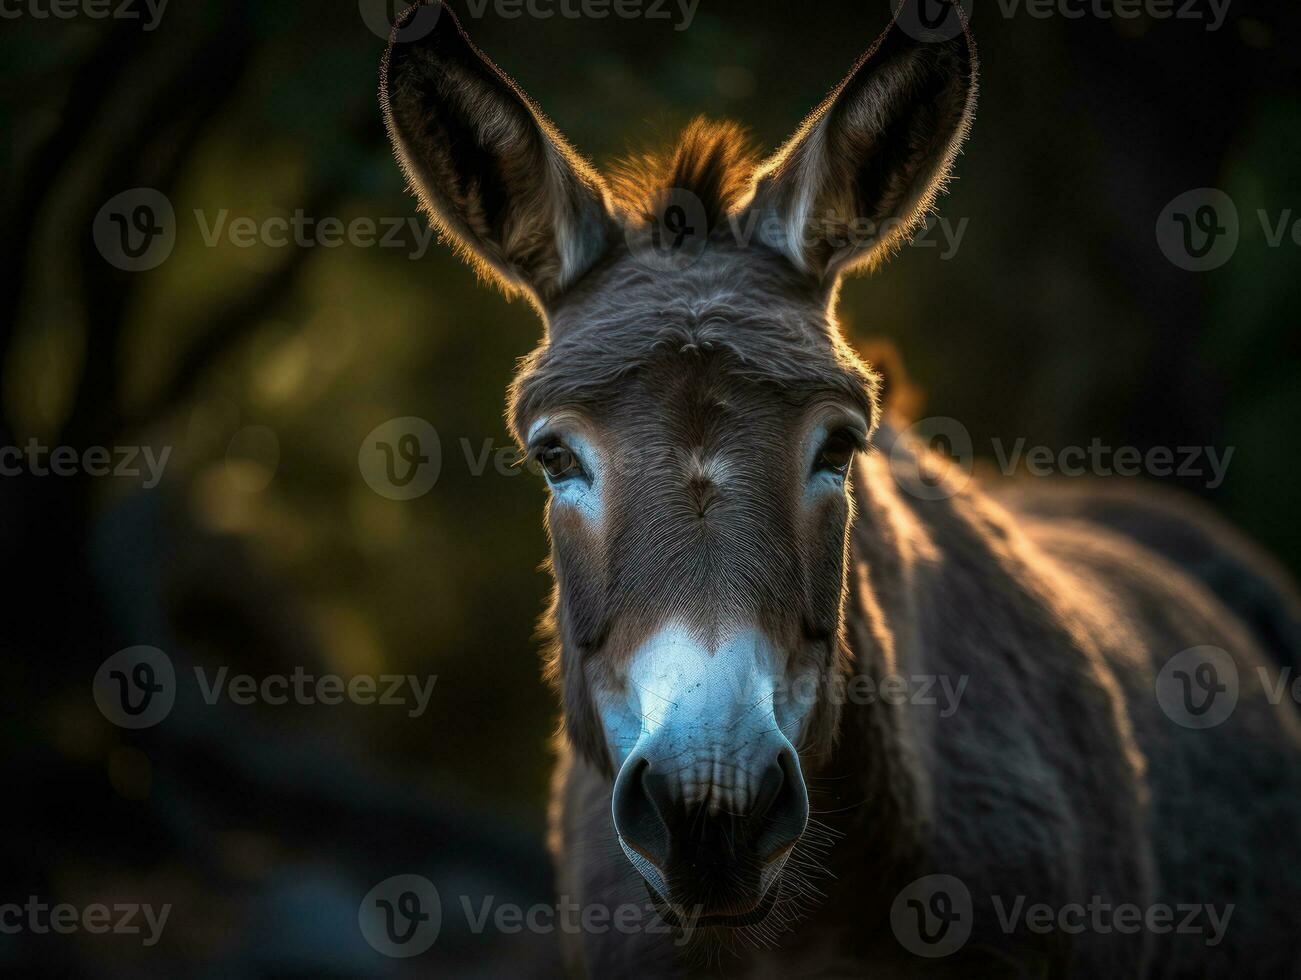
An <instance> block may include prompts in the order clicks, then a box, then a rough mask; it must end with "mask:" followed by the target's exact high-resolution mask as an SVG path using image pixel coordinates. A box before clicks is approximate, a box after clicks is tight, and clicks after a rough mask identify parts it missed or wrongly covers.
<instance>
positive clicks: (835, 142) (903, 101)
mask: <svg viewBox="0 0 1301 980" xmlns="http://www.w3.org/2000/svg"><path fill="white" fill-rule="evenodd" d="M905 2H911V0H905ZM951 16H956V17H958V18H960V23H961V30H960V31H958V32H957V33H956V36H954V37H952V38H948V39H942V38H936V39H918V37H915V36H913V35H918V34H919V32H917V31H915V30H913V31H911V32H910V31H906V30H904V29H903V28H901V27H900V26H899V23H900V20H899V18H896V20H895V22H894V23H892V24H891V25H890V27H889V28H887V29H886V31H885V33H883V34H882V35H881V36H880V37H879V38H878V39H877V40H876V43H875V44H873V45H872V47H871V48H870V49H869V50H868V51H867V53H866V54H864V55H863V56H862V57H861V58H860V59H859V60H858V62H857V63H856V64H855V65H854V67H853V69H852V70H851V71H850V73H849V75H848V76H846V78H845V79H844V81H842V82H841V83H840V84H839V85H837V86H836V88H835V89H834V90H833V91H832V92H831V94H830V95H829V96H828V97H827V98H826V100H825V101H824V102H823V103H822V104H821V105H820V106H818V108H817V109H815V110H814V111H813V112H812V113H811V114H810V115H809V117H808V118H807V119H806V120H805V121H804V123H803V124H802V125H801V126H800V128H799V129H798V130H797V131H796V133H795V135H794V136H792V137H791V139H790V140H789V141H787V143H786V144H785V145H784V146H783V147H782V148H781V149H780V150H779V151H778V152H777V153H776V154H775V155H774V156H773V157H772V158H771V159H770V160H769V161H767V162H766V163H765V164H764V165H763V166H761V167H760V168H759V170H758V172H757V174H756V177H755V184H754V192H753V196H752V198H751V200H750V202H749V203H748V205H747V206H746V207H745V208H744V209H743V213H741V214H738V215H737V216H734V218H733V220H734V221H745V222H749V223H751V225H750V226H751V227H754V226H755V225H757V233H758V237H759V239H760V240H761V241H763V242H764V243H765V244H767V245H769V246H770V247H772V248H774V249H776V250H778V251H780V252H782V253H783V254H785V255H786V256H787V257H788V258H789V259H790V260H791V261H792V262H793V263H794V264H795V265H796V266H797V267H798V268H800V269H802V270H804V271H805V272H808V273H810V274H811V275H813V276H814V277H816V278H817V279H819V280H822V281H825V282H827V283H828V284H833V283H834V280H835V278H836V277H838V276H839V275H840V274H841V273H843V272H847V271H849V270H850V269H852V268H854V267H856V266H860V265H872V264H874V263H876V262H879V261H880V260H881V259H882V258H883V257H884V256H885V255H887V254H889V252H890V250H891V249H892V248H893V247H896V246H898V245H901V244H902V243H903V242H905V241H907V239H908V237H909V236H910V235H911V234H912V232H913V231H914V230H915V228H916V226H917V225H918V224H919V223H920V222H921V221H922V220H923V218H924V217H925V215H926V212H927V211H928V210H929V209H930V208H931V206H932V205H933V203H934V201H935V198H936V196H937V195H938V194H939V192H940V191H941V190H942V188H943V186H944V184H945V182H946V180H947V179H948V176H949V171H950V168H951V167H952V165H953V161H954V158H955V157H956V156H957V153H958V150H959V148H960V147H961V145H962V141H963V140H964V139H965V137H966V135H967V131H968V129H969V128H970V125H971V117H972V112H973V110H974V108H975V101H976V54H975V47H974V44H973V42H972V40H971V36H970V31H969V29H968V25H967V21H966V16H965V14H964V13H963V12H962V9H961V8H960V7H959V6H957V5H956V4H954V5H953V7H952V14H951Z"/></svg>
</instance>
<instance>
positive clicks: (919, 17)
mask: <svg viewBox="0 0 1301 980" xmlns="http://www.w3.org/2000/svg"><path fill="white" fill-rule="evenodd" d="M959 7H961V8H962V9H961V10H960V11H959V10H958V8H959ZM970 17H971V0H896V3H895V5H894V22H895V23H896V24H898V25H899V29H900V30H901V31H903V32H904V33H905V34H907V35H908V36H909V37H910V38H912V39H913V40H914V41H922V42H923V43H931V42H935V41H949V40H952V39H953V38H955V37H957V36H958V35H959V34H961V33H962V27H963V24H964V23H966V22H967V21H968V20H969V19H970Z"/></svg>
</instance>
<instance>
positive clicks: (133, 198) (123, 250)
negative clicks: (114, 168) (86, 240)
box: [91, 187, 176, 272]
mask: <svg viewBox="0 0 1301 980" xmlns="http://www.w3.org/2000/svg"><path fill="white" fill-rule="evenodd" d="M91 234H92V236H93V237H94V239H95V248H97V249H98V250H99V254H100V255H102V256H104V260H105V261H106V262H108V263H109V264H110V265H112V266H116V267H117V268H119V269H122V270H124V271H126V272H145V271H147V270H149V269H154V268H157V267H158V266H160V265H162V264H163V262H165V261H166V260H167V257H168V256H169V255H171V254H172V248H173V247H174V246H175V245H176V212H174V211H173V210H172V202H171V201H169V200H168V199H167V195H165V194H163V193H162V191H156V190H154V189H153V188H152V187H135V188H132V189H131V190H129V191H123V192H122V193H121V194H115V195H113V196H112V197H110V198H109V199H108V200H107V201H106V202H105V203H104V206H103V207H102V208H100V209H99V213H98V214H96V215H95V222H94V224H93V225H92V227H91Z"/></svg>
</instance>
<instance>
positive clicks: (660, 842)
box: [612, 756, 670, 869]
mask: <svg viewBox="0 0 1301 980" xmlns="http://www.w3.org/2000/svg"><path fill="white" fill-rule="evenodd" d="M669 805H670V798H669V795H668V787H667V783H666V780H665V779H664V778H663V777H662V776H656V775H655V774H653V773H652V772H651V771H650V762H649V761H648V760H647V759H645V758H639V757H637V756H633V757H632V758H631V759H629V760H628V761H627V762H626V763H624V766H623V768H622V769H621V770H620V772H619V778H618V779H616V780H615V783H614V799H613V800H612V810H613V813H614V829H615V830H616V831H618V833H619V836H620V837H621V838H622V839H623V842H624V846H625V847H626V848H631V849H632V850H633V851H635V852H636V853H637V854H639V855H641V857H642V858H644V859H645V860H647V861H649V862H651V863H652V864H654V865H656V866H657V867H658V868H660V869H662V868H664V866H665V864H666V863H667V861H668V854H669V830H668V813H669ZM633 863H634V864H636V862H635V861H634V862H633Z"/></svg>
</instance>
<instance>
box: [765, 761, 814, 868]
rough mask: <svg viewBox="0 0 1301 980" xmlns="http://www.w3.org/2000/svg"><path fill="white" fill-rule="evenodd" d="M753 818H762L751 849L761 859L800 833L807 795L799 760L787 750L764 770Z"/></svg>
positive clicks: (806, 812) (770, 856)
mask: <svg viewBox="0 0 1301 980" xmlns="http://www.w3.org/2000/svg"><path fill="white" fill-rule="evenodd" d="M754 818H755V819H757V820H761V821H762V828H763V829H762V830H761V831H760V833H759V836H758V837H757V838H756V840H755V851H756V853H757V854H758V855H759V857H760V859H761V860H764V861H770V860H772V859H774V858H776V857H778V856H780V855H781V854H782V853H783V852H785V851H786V850H787V849H788V848H790V846H791V845H792V844H794V843H795V842H796V841H797V840H799V839H800V835H801V834H803V833H804V827H805V825H806V824H807V823H808V821H809V794H808V791H807V790H805V788H804V774H803V773H802V772H800V763H799V760H798V759H796V757H795V755H794V753H792V752H791V751H790V750H789V749H782V751H781V752H779V753H778V755H777V759H776V762H774V764H773V765H771V766H769V767H768V770H767V772H765V773H764V776H763V779H762V781H761V782H760V783H759V794H758V796H757V798H756V799H755V809H754Z"/></svg>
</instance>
